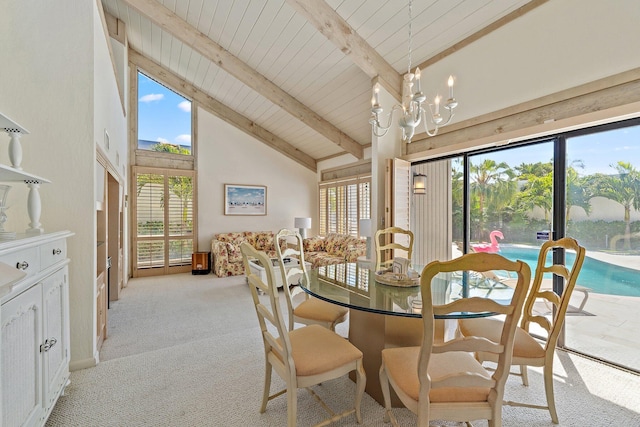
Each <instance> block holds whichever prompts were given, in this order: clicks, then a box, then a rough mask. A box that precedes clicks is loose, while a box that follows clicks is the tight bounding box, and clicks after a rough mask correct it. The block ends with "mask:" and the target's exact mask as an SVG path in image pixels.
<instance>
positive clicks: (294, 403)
mask: <svg viewBox="0 0 640 427" xmlns="http://www.w3.org/2000/svg"><path fill="white" fill-rule="evenodd" d="M297 417H298V389H297V387H295V386H294V385H292V384H288V385H287V427H296V418H297Z"/></svg>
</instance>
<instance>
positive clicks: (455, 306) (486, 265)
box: [418, 253, 531, 403]
mask: <svg viewBox="0 0 640 427" xmlns="http://www.w3.org/2000/svg"><path fill="white" fill-rule="evenodd" d="M488 270H505V271H509V272H513V273H515V275H517V278H518V279H517V283H516V285H515V288H514V292H513V296H512V298H511V301H510V302H509V303H508V304H504V305H503V304H500V303H498V302H496V301H494V300H491V299H488V298H480V297H471V298H462V299H459V300H456V301H453V302H451V303H449V304H445V305H436V306H434V305H433V298H432V294H431V286H432V282H433V281H434V280H442V278H441V277H439V276H438V274H439V273H454V272H463V273H464V272H465V271H469V272H472V271H473V272H484V271H488ZM457 277H460V276H457ZM530 284H531V269H530V268H529V266H528V265H527V264H526V263H524V262H522V261H510V260H508V259H506V258H504V257H503V256H501V255H498V254H490V253H470V254H466V255H463V256H461V257H459V258H456V259H453V260H451V261H433V262H431V263H429V264H428V265H427V266H426V267H425V268H424V269H423V271H422V277H421V278H420V287H421V294H422V319H423V323H424V328H423V331H424V332H423V340H422V348H421V351H420V359H419V362H418V375H419V378H421V379H425V378H426V379H427V380H426V381H425V380H421V387H420V401H421V402H428V401H429V393H430V390H431V389H437V388H452V387H482V388H490V389H491V390H492V392H491V393H490V398H492V397H491V394H493V398H495V400H494V402H500V403H501V402H502V398H503V395H504V387H505V382H506V380H507V377H508V376H509V367H510V365H511V358H512V352H513V343H514V336H515V330H516V326H517V323H518V320H519V318H520V315H521V314H522V307H523V305H524V301H525V298H526V295H527V291H528V289H529V286H530ZM454 312H466V313H487V312H491V313H496V314H497V315H504V316H505V321H504V323H503V327H502V333H501V336H500V341H499V342H492V341H490V340H489V339H487V338H484V337H476V336H471V337H460V338H456V339H453V340H450V341H445V342H444V343H440V342H438V343H434V333H433V331H434V316H438V315H445V314H449V313H454ZM453 351H462V352H469V353H475V352H489V353H494V354H496V355H497V357H498V364H497V366H496V370H495V371H494V373H493V375H492V376H491V378H490V379H488V378H486V377H484V376H482V375H480V374H478V373H472V372H462V373H460V375H457V376H451V377H446V378H444V379H441V380H432V379H431V378H430V377H429V376H428V375H427V369H428V366H429V361H430V358H431V355H432V354H436V353H446V352H453ZM423 399H425V400H423Z"/></svg>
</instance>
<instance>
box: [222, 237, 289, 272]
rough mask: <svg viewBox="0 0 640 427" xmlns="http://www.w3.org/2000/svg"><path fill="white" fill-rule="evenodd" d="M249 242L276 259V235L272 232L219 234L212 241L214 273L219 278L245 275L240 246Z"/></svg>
mask: <svg viewBox="0 0 640 427" xmlns="http://www.w3.org/2000/svg"><path fill="white" fill-rule="evenodd" d="M242 242H248V243H249V244H250V245H251V246H253V247H254V248H256V249H257V250H259V251H264V252H266V254H267V256H269V257H271V258H275V257H276V256H277V254H276V247H275V246H274V234H273V232H272V231H241V232H236V233H219V234H215V235H214V236H213V240H212V241H211V255H212V256H213V273H214V274H215V275H216V276H218V277H225V276H239V275H242V274H244V265H243V263H242V253H241V252H240V245H241V244H242Z"/></svg>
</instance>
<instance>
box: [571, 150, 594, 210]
mask: <svg viewBox="0 0 640 427" xmlns="http://www.w3.org/2000/svg"><path fill="white" fill-rule="evenodd" d="M574 165H575V166H576V167H580V168H584V165H583V164H582V162H581V161H574V162H572V163H571V166H569V167H568V168H567V175H566V180H567V201H566V205H567V208H566V209H567V211H566V220H567V221H569V219H570V216H571V208H572V207H573V206H577V207H580V208H582V209H584V211H585V212H586V214H587V215H589V214H590V213H591V198H592V197H593V193H592V191H591V190H592V188H591V186H590V185H589V177H583V176H580V174H579V173H578V171H577V170H576V169H575V167H574Z"/></svg>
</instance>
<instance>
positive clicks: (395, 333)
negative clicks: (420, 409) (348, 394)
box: [349, 309, 457, 407]
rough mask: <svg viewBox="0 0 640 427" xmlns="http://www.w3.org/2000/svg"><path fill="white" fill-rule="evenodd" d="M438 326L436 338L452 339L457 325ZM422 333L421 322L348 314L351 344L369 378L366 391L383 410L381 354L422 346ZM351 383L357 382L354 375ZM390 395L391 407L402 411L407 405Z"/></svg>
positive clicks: (438, 323)
mask: <svg viewBox="0 0 640 427" xmlns="http://www.w3.org/2000/svg"><path fill="white" fill-rule="evenodd" d="M435 323H436V331H435V337H436V339H438V338H440V340H442V339H444V336H445V331H447V336H449V335H450V334H451V332H450V331H452V330H455V325H456V324H457V321H456V320H441V319H436V320H435ZM422 331H423V326H422V319H421V318H417V317H401V316H391V315H382V314H379V313H371V312H368V311H362V310H354V309H350V310H349V341H350V342H351V343H352V344H353V345H355V346H356V347H357V348H359V349H360V351H362V353H363V358H362V359H363V360H362V361H363V365H364V370H365V372H366V374H367V385H366V387H365V391H366V392H367V394H368V395H369V396H371V397H372V398H373V399H375V400H376V402H378V403H379V404H381V405H383V406H384V397H383V396H382V389H381V387H380V377H379V375H378V373H379V371H380V365H381V363H382V350H383V349H385V348H391V347H411V346H419V345H420V344H421V343H422ZM416 369H417V367H416ZM352 374H353V373H352ZM352 380H355V375H353V378H352ZM390 391H391V405H392V406H393V407H403V406H404V405H403V404H402V402H401V401H400V399H399V398H398V396H397V395H396V394H395V392H394V391H393V389H392V388H391V389H390Z"/></svg>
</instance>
